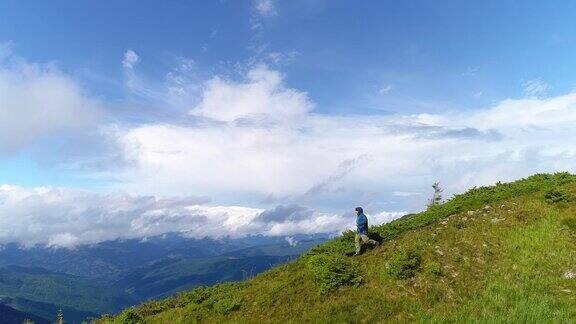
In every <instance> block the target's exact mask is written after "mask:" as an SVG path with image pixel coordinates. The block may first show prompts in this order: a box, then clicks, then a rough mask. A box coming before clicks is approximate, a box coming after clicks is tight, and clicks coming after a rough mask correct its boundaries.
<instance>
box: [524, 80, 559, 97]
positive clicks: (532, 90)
mask: <svg viewBox="0 0 576 324" xmlns="http://www.w3.org/2000/svg"><path fill="white" fill-rule="evenodd" d="M522 86H523V87H524V94H525V95H526V96H527V97H529V98H540V97H543V96H545V95H546V94H547V93H548V91H550V89H552V87H551V86H550V85H549V84H547V83H546V82H544V81H542V80H540V79H534V80H528V81H524V82H522Z"/></svg>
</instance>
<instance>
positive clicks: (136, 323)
mask: <svg viewBox="0 0 576 324" xmlns="http://www.w3.org/2000/svg"><path fill="white" fill-rule="evenodd" d="M115 323H118V324H141V323H144V319H143V318H142V317H141V316H140V315H138V314H137V313H136V311H135V310H134V309H128V310H127V311H124V312H122V314H120V316H118V318H117V319H116V321H115Z"/></svg>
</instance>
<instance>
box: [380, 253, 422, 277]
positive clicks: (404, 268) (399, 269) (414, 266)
mask: <svg viewBox="0 0 576 324" xmlns="http://www.w3.org/2000/svg"><path fill="white" fill-rule="evenodd" d="M421 264H422V257H421V256H420V253H418V252H416V251H414V250H410V251H400V252H398V253H397V254H395V255H394V256H392V258H391V259H390V262H389V263H388V272H389V273H390V274H391V275H392V276H394V277H395V278H397V279H409V278H412V277H414V276H415V275H416V273H417V272H418V271H420V266H421Z"/></svg>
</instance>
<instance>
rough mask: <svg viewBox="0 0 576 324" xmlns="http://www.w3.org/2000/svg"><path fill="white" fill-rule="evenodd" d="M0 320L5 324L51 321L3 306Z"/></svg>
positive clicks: (0, 308) (46, 323)
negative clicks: (26, 321)
mask: <svg viewBox="0 0 576 324" xmlns="http://www.w3.org/2000/svg"><path fill="white" fill-rule="evenodd" d="M0 320H1V323H3V324H21V323H23V322H24V321H25V320H30V321H33V322H34V323H35V324H49V323H50V321H49V320H47V319H44V318H42V317H39V316H36V315H31V314H27V313H24V312H21V311H19V310H16V309H14V308H12V307H8V306H6V305H2V304H0Z"/></svg>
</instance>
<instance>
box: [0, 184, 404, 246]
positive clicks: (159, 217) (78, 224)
mask: <svg viewBox="0 0 576 324" xmlns="http://www.w3.org/2000/svg"><path fill="white" fill-rule="evenodd" d="M206 201H207V200H206V199H205V198H201V197H188V198H156V197H153V196H131V195H127V194H121V193H117V194H109V195H101V194H96V193H93V192H88V191H80V190H72V189H65V188H47V187H42V188H22V187H17V186H10V185H0V244H3V243H8V242H17V243H20V244H21V245H24V246H27V247H30V246H34V245H37V244H40V245H47V246H53V247H66V248H72V247H74V246H77V245H80V244H92V243H98V242H102V241H107V240H114V239H131V238H143V239H144V238H146V237H149V236H156V235H162V234H164V233H169V232H179V233H182V234H184V235H186V236H188V237H194V238H202V237H213V238H219V237H224V236H231V237H240V236H245V235H249V234H263V235H291V234H297V233H309V234H312V233H331V232H339V231H342V230H345V229H348V228H350V227H352V226H354V222H353V219H351V218H349V217H345V216H340V215H334V214H324V213H318V212H310V213H309V214H307V217H300V218H280V217H279V218H277V219H271V220H264V219H262V217H261V216H260V215H261V214H262V212H264V210H263V209H259V208H248V207H238V206H206V205H202V203H205V202H206ZM398 216H400V213H383V214H378V215H375V216H374V218H373V220H374V221H375V222H377V221H383V220H390V219H391V218H395V217H398Z"/></svg>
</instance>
